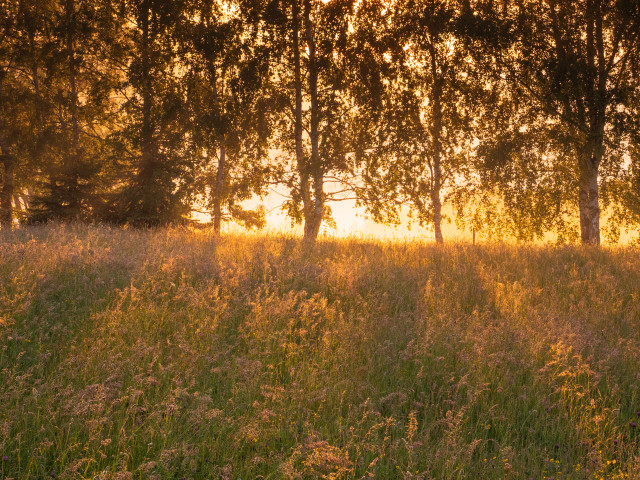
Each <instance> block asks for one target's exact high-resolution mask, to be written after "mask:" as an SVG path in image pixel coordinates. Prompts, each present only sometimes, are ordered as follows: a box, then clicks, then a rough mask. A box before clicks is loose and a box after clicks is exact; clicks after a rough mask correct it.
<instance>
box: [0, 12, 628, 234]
mask: <svg viewBox="0 0 640 480" xmlns="http://www.w3.org/2000/svg"><path fill="white" fill-rule="evenodd" d="M0 6H1V7H2V10H3V11H4V12H6V14H5V15H3V16H2V18H1V19H0V160H1V164H0V182H1V183H0V226H2V227H4V228H7V227H8V228H10V227H11V226H12V224H13V223H14V222H16V221H21V222H32V223H33V222H44V221H48V220H52V219H57V220H63V221H70V220H72V221H94V222H95V221H97V222H113V223H118V224H131V225H133V226H155V225H165V224H174V223H184V222H188V221H190V220H189V218H190V213H192V212H193V211H201V212H206V213H208V214H210V216H211V219H212V226H213V229H214V231H215V233H219V232H220V230H221V225H222V224H223V223H224V222H225V221H237V222H240V223H242V224H244V225H245V226H247V227H260V226H263V225H264V224H265V219H264V213H265V212H264V210H263V209H261V208H258V209H248V208H247V207H246V203H245V202H246V201H247V200H250V199H253V198H256V197H258V198H259V197H264V196H266V195H268V193H269V191H270V188H271V187H274V186H275V187H277V188H279V189H280V191H286V192H288V196H287V198H286V201H285V202H284V203H283V205H282V208H283V210H284V211H285V212H286V213H287V215H288V216H289V217H290V218H291V220H292V222H293V223H302V224H303V225H304V235H305V238H307V239H308V240H310V241H314V240H315V239H316V237H317V236H318V233H319V231H320V227H321V225H322V224H323V222H324V223H331V222H332V221H333V220H332V218H331V205H332V202H333V201H337V200H344V199H353V200H355V201H356V202H357V204H358V205H362V206H364V207H365V208H366V211H367V212H368V213H369V214H370V215H371V216H372V217H373V218H374V219H375V220H377V221H379V222H384V223H393V222H397V221H398V219H399V216H400V212H401V211H403V210H404V209H408V210H409V211H410V213H411V214H412V215H413V217H414V218H416V219H417V221H418V222H419V223H421V224H423V225H429V226H431V227H432V228H433V231H434V236H435V240H436V241H438V242H442V241H444V238H443V234H442V228H441V223H442V221H443V218H444V217H445V211H444V210H443V205H446V204H449V205H451V208H450V209H448V210H447V212H450V213H448V214H449V215H453V214H454V213H455V216H456V220H457V221H459V222H469V221H471V222H472V223H473V225H474V227H476V228H480V229H482V228H485V229H499V230H501V231H503V232H507V233H509V234H511V235H513V236H515V237H516V238H520V239H532V238H536V237H542V236H544V235H545V234H546V233H548V232H555V233H556V234H557V235H558V238H559V239H565V240H571V239H578V238H579V239H580V240H581V242H582V243H584V244H599V243H600V242H601V230H603V227H602V226H601V224H602V223H603V220H601V217H602V214H603V212H606V214H607V215H606V219H607V220H606V225H605V228H604V230H603V231H604V232H605V235H606V238H607V239H615V238H616V237H617V235H618V234H619V231H620V229H621V228H627V229H633V228H636V226H637V225H638V224H639V223H640V207H639V206H638V205H640V196H639V194H638V186H639V185H640V166H639V165H640V154H639V149H640V147H639V146H638V145H640V113H639V112H640V100H639V99H640V4H639V3H638V2H637V1H634V0H567V1H558V0H501V1H496V2H492V1H479V0H478V1H472V0H428V1H421V2H416V1H414V0H393V1H389V2H387V1H382V0H372V1H367V2H359V1H355V0H179V1H169V0H126V1H122V0H118V1H113V0H98V1H85V0H81V1H71V0H46V1H35V0H0Z"/></svg>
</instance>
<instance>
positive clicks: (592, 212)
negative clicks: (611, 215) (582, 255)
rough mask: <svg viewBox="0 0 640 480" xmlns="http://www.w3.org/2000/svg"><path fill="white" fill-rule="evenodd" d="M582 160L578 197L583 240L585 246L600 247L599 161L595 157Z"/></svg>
mask: <svg viewBox="0 0 640 480" xmlns="http://www.w3.org/2000/svg"><path fill="white" fill-rule="evenodd" d="M581 160H582V161H581V168H580V192H579V197H578V207H579V210H580V235H581V240H582V243H583V244H584V245H600V204H599V192H598V161H597V159H596V158H595V156H591V157H586V158H583V159H581Z"/></svg>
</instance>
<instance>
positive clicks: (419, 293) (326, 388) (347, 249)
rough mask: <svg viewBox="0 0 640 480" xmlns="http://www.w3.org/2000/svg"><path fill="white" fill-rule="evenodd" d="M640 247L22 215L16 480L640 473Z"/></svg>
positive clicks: (11, 437) (12, 349)
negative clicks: (45, 222) (284, 232)
mask: <svg viewBox="0 0 640 480" xmlns="http://www.w3.org/2000/svg"><path fill="white" fill-rule="evenodd" d="M638 253H639V251H638V250H637V249H634V248H620V249H605V248H602V249H587V248H582V247H534V246H531V247H522V246H521V247H515V246H507V245H502V244H495V245H482V246H475V247H474V246H471V245H462V244H461V245H448V246H444V247H441V246H436V245H432V244H419V243H407V244H397V243H396V244H392V243H389V244H383V243H375V242H362V241H358V240H330V241H320V243H319V244H318V245H317V246H316V247H315V248H314V249H313V250H310V249H308V248H307V247H306V246H305V245H304V244H303V243H302V242H301V241H300V240H298V239H293V238H287V237H283V236H280V237H273V236H272V237H242V236H223V237H222V238H220V239H219V240H218V239H215V238H213V237H211V236H208V235H205V234H200V233H190V232H185V231H178V230H157V231H144V232H141V231H131V230H117V229H108V228H104V227H85V226H67V227H63V226H47V227H37V228H22V229H19V230H17V231H14V232H0V455H1V457H0V478H33V479H35V478H45V477H53V478H69V479H76V478H77V479H80V478H87V479H88V478H99V479H128V478H140V479H142V478H145V479H146V478H156V479H165V478H177V479H180V478H186V479H189V478H192V479H200V478H203V479H204V478H207V479H208V478H222V479H239V478H242V479H249V478H271V479H276V478H278V479H279V478H300V479H306V478H333V479H338V478H354V479H355V478H357V479H360V478H363V477H365V478H366V477H370V478H374V477H375V478H381V479H386V478H406V479H410V478H415V479H418V478H420V479H428V478H434V479H441V478H442V479H445V478H446V479H449V478H469V479H485V478H486V479H494V478H495V479H498V478H508V479H509V478H511V479H516V478H517V479H529V478H535V479H538V478H544V477H546V478H556V479H559V478H575V479H587V478H588V479H591V478H610V479H613V478H638V477H640V473H639V472H640V431H639V428H638V427H636V422H639V421H640V418H639V415H640V256H639V255H638Z"/></svg>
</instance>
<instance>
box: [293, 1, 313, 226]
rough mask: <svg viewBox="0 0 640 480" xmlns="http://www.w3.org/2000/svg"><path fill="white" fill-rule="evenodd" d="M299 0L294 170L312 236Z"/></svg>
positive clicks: (295, 8) (295, 29) (295, 6)
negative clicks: (303, 108)
mask: <svg viewBox="0 0 640 480" xmlns="http://www.w3.org/2000/svg"><path fill="white" fill-rule="evenodd" d="M298 1H299V0H291V16H292V29H293V32H292V33H293V45H292V48H293V82H294V89H295V107H294V126H293V131H294V139H295V145H296V146H295V151H296V170H297V173H298V176H299V177H300V186H299V188H300V197H301V198H302V211H303V217H304V222H305V225H304V229H305V231H304V237H305V238H309V235H311V237H312V238H315V237H313V232H307V227H308V226H310V224H309V223H308V219H309V218H310V215H309V211H310V210H311V209H312V207H311V192H310V189H309V165H307V161H306V159H305V158H304V149H303V146H302V73H301V70H302V68H301V65H300V8H299V6H298Z"/></svg>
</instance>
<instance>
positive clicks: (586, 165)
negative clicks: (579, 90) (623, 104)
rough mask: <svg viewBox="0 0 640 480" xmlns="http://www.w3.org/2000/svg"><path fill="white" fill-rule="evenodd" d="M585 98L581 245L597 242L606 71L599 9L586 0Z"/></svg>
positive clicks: (579, 197)
mask: <svg viewBox="0 0 640 480" xmlns="http://www.w3.org/2000/svg"><path fill="white" fill-rule="evenodd" d="M585 15H586V24H587V25H586V26H587V32H586V33H587V35H586V55H587V81H588V88H589V90H590V95H589V97H588V98H587V105H588V122H589V123H588V126H589V139H588V141H587V144H586V146H585V147H584V148H581V149H579V150H578V156H579V158H578V162H579V172H580V177H579V181H580V187H579V188H580V190H579V194H578V208H579V211H580V236H581V240H582V243H583V244H584V245H600V201H599V191H598V170H599V167H600V163H601V161H602V157H603V156H604V125H605V121H606V95H607V91H606V72H605V58H604V37H603V31H602V15H603V13H602V10H601V6H600V4H599V2H594V1H588V2H587V8H586V14H585Z"/></svg>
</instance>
